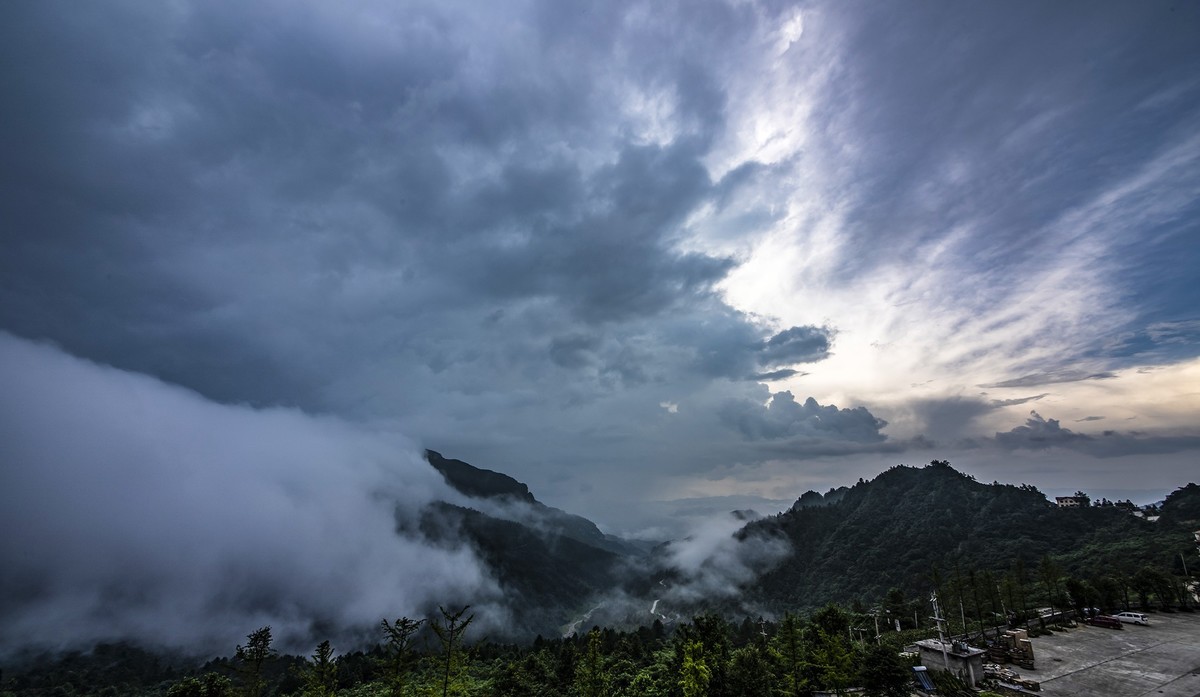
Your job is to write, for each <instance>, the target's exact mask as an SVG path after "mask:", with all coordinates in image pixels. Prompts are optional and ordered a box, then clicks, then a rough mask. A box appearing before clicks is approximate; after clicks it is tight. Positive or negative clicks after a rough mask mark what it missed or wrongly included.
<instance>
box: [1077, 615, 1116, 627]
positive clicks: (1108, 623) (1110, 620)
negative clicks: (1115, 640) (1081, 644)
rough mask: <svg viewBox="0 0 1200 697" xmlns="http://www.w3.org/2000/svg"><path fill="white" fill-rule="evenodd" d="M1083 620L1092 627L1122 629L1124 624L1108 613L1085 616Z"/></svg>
mask: <svg viewBox="0 0 1200 697" xmlns="http://www.w3.org/2000/svg"><path fill="white" fill-rule="evenodd" d="M1084 622H1087V623H1088V624H1090V625H1092V626H1093V627H1108V628H1109V629H1124V628H1125V625H1123V624H1121V620H1119V619H1117V618H1116V617H1111V616H1109V615H1096V616H1095V617H1089V618H1087V619H1086V620H1084Z"/></svg>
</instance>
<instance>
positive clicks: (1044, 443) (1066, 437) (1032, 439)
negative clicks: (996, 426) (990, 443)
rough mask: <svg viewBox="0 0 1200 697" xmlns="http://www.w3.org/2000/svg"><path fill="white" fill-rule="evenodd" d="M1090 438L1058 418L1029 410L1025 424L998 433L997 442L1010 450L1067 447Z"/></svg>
mask: <svg viewBox="0 0 1200 697" xmlns="http://www.w3.org/2000/svg"><path fill="white" fill-rule="evenodd" d="M1090 440H1091V438H1090V437H1089V436H1085V435H1083V434H1082V433H1075V432H1073V431H1071V430H1070V429H1068V428H1063V427H1062V426H1060V425H1059V422H1058V419H1044V418H1042V415H1041V414H1038V413H1037V412H1036V411H1032V412H1029V418H1028V419H1026V420H1025V425H1024V426H1017V427H1016V428H1014V429H1012V430H1011V431H1007V432H1004V433H997V434H996V442H997V443H999V444H1000V446H1001V447H1003V448H1007V449H1009V450H1017V449H1030V450H1041V449H1044V448H1054V447H1067V446H1071V445H1075V444H1079V443H1081V442H1085V441H1090Z"/></svg>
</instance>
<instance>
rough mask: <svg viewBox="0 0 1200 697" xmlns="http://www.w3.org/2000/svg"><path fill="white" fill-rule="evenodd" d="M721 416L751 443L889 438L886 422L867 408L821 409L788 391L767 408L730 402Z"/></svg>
mask: <svg viewBox="0 0 1200 697" xmlns="http://www.w3.org/2000/svg"><path fill="white" fill-rule="evenodd" d="M721 417H722V420H723V421H724V422H725V424H726V425H727V426H729V427H730V428H733V429H736V430H737V431H738V432H739V433H741V434H742V437H743V438H745V439H746V440H751V441H762V440H778V439H783V438H796V437H804V438H816V439H821V440H831V441H844V442H848V443H856V444H862V443H879V442H882V441H883V440H885V439H886V438H887V436H885V435H883V433H881V431H882V429H883V427H884V426H887V422H886V421H884V420H882V419H879V418H876V417H875V416H874V415H873V414H871V412H869V411H867V409H866V408H865V407H855V408H853V409H839V408H838V407H837V406H835V405H832V404H830V405H826V406H822V405H821V404H818V403H817V401H816V400H815V399H813V398H812V397H809V398H808V399H806V400H804V403H803V404H801V403H799V402H797V401H796V398H795V397H794V396H792V393H791V392H789V391H787V390H784V391H782V392H776V393H774V394H773V395H771V400H770V401H769V402H768V403H767V404H766V405H765V406H763V405H759V404H755V403H754V402H750V401H748V400H743V401H731V402H727V403H726V404H725V406H724V408H723V409H722V413H721Z"/></svg>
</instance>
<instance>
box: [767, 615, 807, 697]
mask: <svg viewBox="0 0 1200 697" xmlns="http://www.w3.org/2000/svg"><path fill="white" fill-rule="evenodd" d="M773 643H774V644H775V652H776V654H777V655H778V656H779V660H780V663H781V664H782V668H783V693H784V694H785V695H791V697H800V695H803V694H806V693H807V692H808V680H807V679H805V673H806V672H807V670H808V667H807V665H806V664H807V661H806V660H805V646H804V637H803V633H802V631H801V626H800V621H799V620H798V619H797V618H796V616H795V615H793V614H791V613H790V612H789V613H787V614H785V615H784V616H783V621H782V622H780V623H779V633H778V634H776V635H775V637H774V639H773Z"/></svg>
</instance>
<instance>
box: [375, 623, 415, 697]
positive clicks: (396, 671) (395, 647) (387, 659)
mask: <svg viewBox="0 0 1200 697" xmlns="http://www.w3.org/2000/svg"><path fill="white" fill-rule="evenodd" d="M424 623H425V620H410V619H409V618H407V617H401V618H399V619H397V620H396V622H395V624H392V623H390V622H388V621H387V620H386V619H385V620H383V621H381V622H380V627H381V628H382V629H383V636H384V639H385V640H386V642H387V643H385V644H384V647H383V650H384V658H383V661H384V664H385V673H386V675H387V683H388V687H389V689H390V694H391V695H392V697H400V696H401V695H403V694H404V685H405V682H406V681H407V679H408V671H409V669H410V668H411V667H412V661H413V658H414V656H413V652H412V638H413V635H414V634H416V633H417V630H419V629H420V628H421V625H422V624H424Z"/></svg>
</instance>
